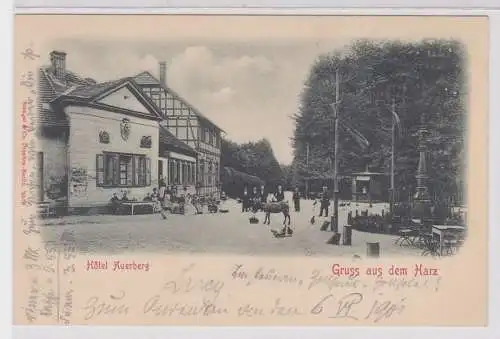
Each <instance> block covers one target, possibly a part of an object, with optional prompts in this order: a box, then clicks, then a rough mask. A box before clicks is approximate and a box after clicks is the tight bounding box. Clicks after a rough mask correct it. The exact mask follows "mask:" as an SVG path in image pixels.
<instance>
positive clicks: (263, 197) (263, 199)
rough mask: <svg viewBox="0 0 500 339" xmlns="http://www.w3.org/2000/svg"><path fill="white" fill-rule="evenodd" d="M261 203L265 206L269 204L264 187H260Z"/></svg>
mask: <svg viewBox="0 0 500 339" xmlns="http://www.w3.org/2000/svg"><path fill="white" fill-rule="evenodd" d="M260 201H261V202H262V204H265V203H266V202H267V196H266V190H265V187H264V185H262V186H260Z"/></svg>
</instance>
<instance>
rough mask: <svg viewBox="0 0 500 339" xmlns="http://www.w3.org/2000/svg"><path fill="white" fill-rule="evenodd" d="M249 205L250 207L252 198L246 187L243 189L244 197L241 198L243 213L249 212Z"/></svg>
mask: <svg viewBox="0 0 500 339" xmlns="http://www.w3.org/2000/svg"><path fill="white" fill-rule="evenodd" d="M249 205H250V196H249V195H248V190H247V188H246V187H245V188H244V189H243V196H242V197H241V213H243V212H247V211H248V206H249Z"/></svg>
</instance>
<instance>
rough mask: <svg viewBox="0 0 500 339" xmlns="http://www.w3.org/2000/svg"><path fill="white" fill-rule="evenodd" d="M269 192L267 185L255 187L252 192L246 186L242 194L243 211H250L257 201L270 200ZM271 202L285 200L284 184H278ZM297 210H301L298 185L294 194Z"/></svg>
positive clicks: (264, 201) (293, 198)
mask: <svg viewBox="0 0 500 339" xmlns="http://www.w3.org/2000/svg"><path fill="white" fill-rule="evenodd" d="M269 195H270V194H269V193H267V192H266V191H265V187H264V186H261V187H260V189H258V188H257V187H253V189H252V192H250V193H249V192H248V189H247V188H246V187H245V189H244V190H243V195H242V196H241V212H248V211H249V210H250V208H251V207H252V206H254V205H255V204H256V203H260V204H261V205H262V204H265V203H267V202H268V200H269ZM271 195H272V198H271V202H281V201H284V200H285V192H284V191H283V186H281V185H278V186H277V188H276V191H275V192H273V193H272V194H271ZM292 200H293V203H294V207H295V211H296V212H300V192H299V189H298V187H296V188H295V190H294V192H293V196H292Z"/></svg>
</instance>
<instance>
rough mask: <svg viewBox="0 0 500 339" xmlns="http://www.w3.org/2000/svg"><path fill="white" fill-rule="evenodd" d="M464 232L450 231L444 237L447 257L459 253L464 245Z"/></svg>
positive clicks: (444, 248)
mask: <svg viewBox="0 0 500 339" xmlns="http://www.w3.org/2000/svg"><path fill="white" fill-rule="evenodd" d="M464 239H465V237H464V232H463V231H462V230H449V231H447V232H445V234H444V236H443V250H444V252H445V253H446V254H447V255H453V254H456V253H457V252H458V250H459V249H460V247H461V246H462V245H463V243H464Z"/></svg>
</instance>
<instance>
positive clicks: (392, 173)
mask: <svg viewBox="0 0 500 339" xmlns="http://www.w3.org/2000/svg"><path fill="white" fill-rule="evenodd" d="M395 112H396V103H395V100H394V99H392V114H391V117H392V129H391V194H390V197H389V198H390V200H389V210H390V214H391V216H392V215H393V211H394V142H395V135H394V132H395V129H396V126H395V124H396V121H395V117H394V113H395Z"/></svg>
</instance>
